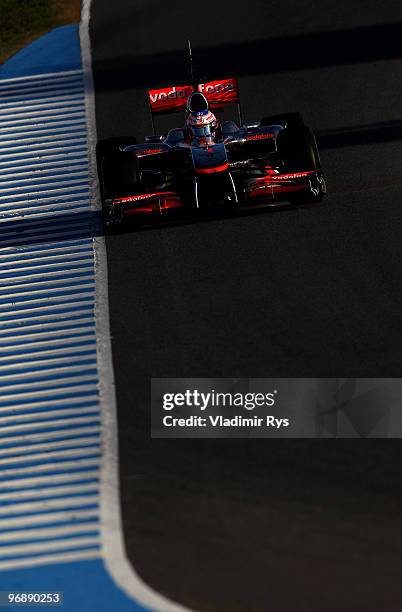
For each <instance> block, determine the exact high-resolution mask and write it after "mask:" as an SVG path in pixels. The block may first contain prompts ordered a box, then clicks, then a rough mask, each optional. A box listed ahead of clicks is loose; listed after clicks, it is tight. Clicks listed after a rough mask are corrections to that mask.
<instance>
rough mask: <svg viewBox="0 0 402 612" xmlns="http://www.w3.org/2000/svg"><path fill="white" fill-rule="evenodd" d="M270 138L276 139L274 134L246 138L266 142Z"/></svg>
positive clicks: (254, 135) (253, 135)
mask: <svg viewBox="0 0 402 612" xmlns="http://www.w3.org/2000/svg"><path fill="white" fill-rule="evenodd" d="M268 138H275V135H274V134H269V133H267V134H250V136H246V140H266V139H268Z"/></svg>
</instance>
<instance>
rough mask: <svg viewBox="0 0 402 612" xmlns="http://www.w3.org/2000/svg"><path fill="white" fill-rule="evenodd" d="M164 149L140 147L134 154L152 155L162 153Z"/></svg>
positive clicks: (138, 155)
mask: <svg viewBox="0 0 402 612" xmlns="http://www.w3.org/2000/svg"><path fill="white" fill-rule="evenodd" d="M164 152H165V149H142V150H141V151H136V152H135V154H136V155H137V157H143V156H144V155H153V154H155V153H164Z"/></svg>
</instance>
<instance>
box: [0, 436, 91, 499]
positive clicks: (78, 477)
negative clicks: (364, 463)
mask: <svg viewBox="0 0 402 612" xmlns="http://www.w3.org/2000/svg"><path fill="white" fill-rule="evenodd" d="M53 433H54V432H53ZM38 435H41V434H38ZM57 436H58V437H60V436H61V433H60V432H57ZM10 439H11V438H10ZM97 478H99V470H91V471H81V472H75V473H70V474H51V475H46V476H32V477H31V478H20V479H13V480H10V481H9V482H0V491H2V490H7V491H8V490H9V489H15V490H16V491H18V490H19V489H24V488H27V487H41V486H42V485H59V484H63V483H69V482H79V481H85V480H92V479H97Z"/></svg>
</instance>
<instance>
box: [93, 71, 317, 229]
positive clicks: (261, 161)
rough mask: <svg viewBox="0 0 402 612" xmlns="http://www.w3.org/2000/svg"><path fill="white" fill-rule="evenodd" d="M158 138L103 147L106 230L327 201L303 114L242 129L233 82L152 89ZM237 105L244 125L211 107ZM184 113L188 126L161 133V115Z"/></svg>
mask: <svg viewBox="0 0 402 612" xmlns="http://www.w3.org/2000/svg"><path fill="white" fill-rule="evenodd" d="M148 101H149V105H150V110H151V118H152V125H153V135H152V136H148V137H146V138H145V143H143V144H137V141H136V139H135V138H133V137H128V138H113V139H107V140H103V141H100V142H99V143H98V146H97V163H98V173H99V178H100V185H101V194H102V204H103V218H104V223H105V226H106V228H109V229H111V228H113V227H115V226H116V225H120V224H121V223H122V222H123V221H124V220H126V219H129V218H131V219H135V220H136V221H137V222H139V225H142V224H144V222H145V224H147V223H148V222H154V221H157V222H161V221H166V220H171V219H177V218H183V217H184V218H187V217H192V216H197V215H205V213H207V214H218V215H221V214H225V213H226V212H229V211H231V212H234V211H242V210H247V209H251V208H258V207H266V206H273V205H274V206H276V205H278V204H279V203H284V202H287V203H288V204H291V205H302V204H309V203H316V202H320V201H321V200H322V198H323V196H324V195H325V193H326V186H325V180H324V176H323V173H322V171H321V164H320V158H319V154H318V149H317V144H316V142H315V138H314V136H313V134H312V132H311V130H310V129H309V128H308V127H307V126H306V125H305V124H304V123H303V120H302V118H301V116H300V115H299V114H298V113H288V114H283V115H273V116H270V117H264V118H263V119H261V120H260V121H258V122H255V123H246V124H243V121H242V116H241V107H240V100H239V95H238V86H237V81H236V79H234V78H229V79H223V80H220V81H209V82H207V83H195V84H193V85H177V86H173V87H166V88H162V89H161V88H160V89H153V90H149V91H148ZM228 104H236V105H237V107H238V114H239V123H238V125H237V124H236V123H235V122H234V121H221V122H219V121H218V120H217V118H216V116H215V115H214V114H213V112H212V110H214V111H215V112H216V111H218V110H222V109H223V107H224V106H226V105H228ZM175 111H184V112H185V124H184V125H183V126H182V127H177V128H175V129H171V130H170V131H169V132H168V134H167V135H166V136H157V135H156V130H155V116H156V115H158V114H160V113H170V112H175Z"/></svg>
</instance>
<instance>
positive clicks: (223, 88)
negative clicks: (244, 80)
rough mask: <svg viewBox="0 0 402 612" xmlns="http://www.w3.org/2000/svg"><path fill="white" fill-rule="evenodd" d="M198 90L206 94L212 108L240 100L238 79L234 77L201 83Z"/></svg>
mask: <svg viewBox="0 0 402 612" xmlns="http://www.w3.org/2000/svg"><path fill="white" fill-rule="evenodd" d="M198 91H200V92H201V93H202V94H204V96H205V97H206V99H207V100H208V103H209V105H210V108H216V107H220V106H222V105H223V104H233V102H238V101H239V88H238V85H237V79H234V78H230V79H221V80H220V81H208V82H207V83H200V84H199V85H198Z"/></svg>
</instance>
